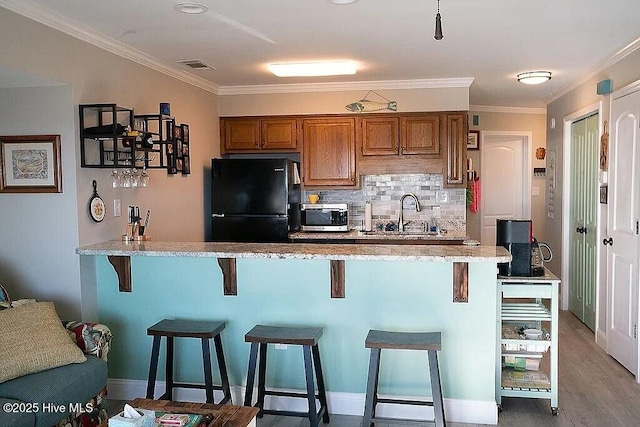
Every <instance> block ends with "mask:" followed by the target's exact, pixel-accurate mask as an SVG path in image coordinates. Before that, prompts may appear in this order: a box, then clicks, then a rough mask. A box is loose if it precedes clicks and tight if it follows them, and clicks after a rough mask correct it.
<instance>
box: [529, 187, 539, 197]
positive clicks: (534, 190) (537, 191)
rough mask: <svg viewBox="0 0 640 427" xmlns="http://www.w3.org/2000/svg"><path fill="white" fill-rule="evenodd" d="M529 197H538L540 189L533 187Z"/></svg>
mask: <svg viewBox="0 0 640 427" xmlns="http://www.w3.org/2000/svg"><path fill="white" fill-rule="evenodd" d="M531 190H532V191H531V195H532V196H534V197H535V196H539V195H540V187H538V186H536V185H534V186H533V188H532V189H531Z"/></svg>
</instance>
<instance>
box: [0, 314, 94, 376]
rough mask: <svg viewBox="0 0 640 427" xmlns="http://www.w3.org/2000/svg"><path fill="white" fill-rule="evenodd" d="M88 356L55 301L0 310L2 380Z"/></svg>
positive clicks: (0, 369) (0, 364) (76, 361)
mask: <svg viewBox="0 0 640 427" xmlns="http://www.w3.org/2000/svg"><path fill="white" fill-rule="evenodd" d="M85 360H87V358H86V357H85V356H84V354H83V353H82V350H80V349H79V348H78V347H77V346H76V345H75V344H74V343H73V341H72V340H71V337H69V334H68V333H67V331H66V330H65V329H64V327H63V326H62V322H61V321H60V318H59V317H58V314H57V313H56V309H55V307H54V305H53V303H52V302H36V303H32V304H27V305H23V306H20V307H15V308H12V309H10V310H1V311H0V383H2V382H5V381H8V380H11V379H13V378H17V377H21V376H23V375H27V374H32V373H35V372H40V371H44V370H47V369H51V368H56V367H58V366H63V365H68V364H70V363H81V362H84V361H85Z"/></svg>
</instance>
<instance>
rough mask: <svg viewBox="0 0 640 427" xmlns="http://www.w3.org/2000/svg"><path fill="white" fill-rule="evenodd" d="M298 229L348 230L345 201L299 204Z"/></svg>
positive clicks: (347, 214)
mask: <svg viewBox="0 0 640 427" xmlns="http://www.w3.org/2000/svg"><path fill="white" fill-rule="evenodd" d="M300 230H302V231H349V210H348V206H347V204H346V203H305V204H302V205H300Z"/></svg>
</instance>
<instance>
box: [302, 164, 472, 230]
mask: <svg viewBox="0 0 640 427" xmlns="http://www.w3.org/2000/svg"><path fill="white" fill-rule="evenodd" d="M360 179H361V188H360V189H357V190H306V191H304V194H303V198H304V200H305V201H306V200H307V195H309V194H318V195H319V196H320V203H348V204H349V222H350V224H349V225H350V226H351V227H356V228H357V227H360V226H361V225H362V223H363V221H364V209H365V208H364V207H365V203H366V202H367V201H368V202H370V203H371V206H372V218H373V223H374V226H375V225H377V224H386V223H388V222H397V221H398V215H399V213H400V197H402V195H403V194H405V193H413V194H415V195H416V197H417V198H418V201H419V202H420V206H421V208H422V209H421V211H420V212H416V208H415V202H414V201H413V198H410V197H407V198H405V200H404V213H403V215H404V220H405V221H411V222H412V223H425V222H430V221H433V220H435V221H436V222H437V223H438V226H439V227H440V228H446V229H448V230H452V231H453V230H465V228H466V213H467V210H466V190H465V189H463V188H462V189H446V190H443V189H442V175H439V174H406V175H364V176H361V177H360ZM434 208H435V209H434ZM438 209H439V212H438Z"/></svg>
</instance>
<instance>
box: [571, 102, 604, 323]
mask: <svg viewBox="0 0 640 427" xmlns="http://www.w3.org/2000/svg"><path fill="white" fill-rule="evenodd" d="M598 121H599V120H598V115H597V114H595V115H592V116H589V117H587V118H584V119H581V120H579V121H576V122H574V123H572V125H571V154H570V156H571V162H570V167H571V169H570V172H569V173H570V197H571V200H570V209H569V230H570V244H569V248H570V249H569V252H570V254H569V260H570V261H569V310H570V311H571V312H572V313H574V314H575V315H576V316H577V317H578V318H579V319H580V320H581V321H582V322H584V324H585V325H587V326H588V327H589V328H590V329H591V330H595V320H596V307H595V301H596V296H595V292H596V288H595V285H596V263H597V246H596V245H597V241H596V237H597V207H598V199H597V198H596V196H597V194H598V160H599V159H598V155H599V142H598V141H599V138H598Z"/></svg>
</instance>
